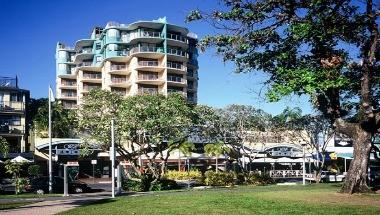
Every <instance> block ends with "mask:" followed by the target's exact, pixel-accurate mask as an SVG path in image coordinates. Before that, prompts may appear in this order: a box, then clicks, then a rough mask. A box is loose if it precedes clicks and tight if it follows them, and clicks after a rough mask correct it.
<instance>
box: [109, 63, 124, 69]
mask: <svg viewBox="0 0 380 215" xmlns="http://www.w3.org/2000/svg"><path fill="white" fill-rule="evenodd" d="M126 69H127V66H126V65H116V64H113V65H111V70H126Z"/></svg>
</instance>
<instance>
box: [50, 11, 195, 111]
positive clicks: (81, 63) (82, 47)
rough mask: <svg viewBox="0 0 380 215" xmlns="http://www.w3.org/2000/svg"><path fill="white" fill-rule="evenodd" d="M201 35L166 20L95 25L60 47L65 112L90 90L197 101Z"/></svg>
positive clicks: (58, 69) (59, 73)
mask: <svg viewBox="0 0 380 215" xmlns="http://www.w3.org/2000/svg"><path fill="white" fill-rule="evenodd" d="M196 43H197V36H196V35H195V34H194V33H189V31H188V29H186V28H184V27H180V26H176V25H172V24H168V23H167V22H166V19H165V18H163V19H158V20H153V21H138V22H134V23H132V24H119V23H115V22H109V23H107V25H106V26H105V27H104V28H101V27H95V28H94V29H93V31H92V33H91V36H90V38H89V39H81V40H78V41H77V42H76V43H75V46H74V47H68V46H65V45H64V44H62V43H58V44H57V50H56V91H57V98H58V99H59V100H60V101H61V102H62V104H63V106H64V107H65V108H76V107H77V105H80V104H81V102H82V98H83V96H84V95H86V93H88V92H89V90H91V89H93V88H101V89H105V90H110V91H112V92H116V93H119V94H120V95H123V96H133V95H137V94H145V93H149V94H156V93H161V94H163V95H168V94H170V93H172V92H179V93H181V94H183V95H184V96H185V97H186V98H187V100H188V101H189V102H192V103H196V102H197V88H198V62H197V57H198V52H197V49H196Z"/></svg>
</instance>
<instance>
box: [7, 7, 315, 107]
mask: <svg viewBox="0 0 380 215" xmlns="http://www.w3.org/2000/svg"><path fill="white" fill-rule="evenodd" d="M216 7H218V1H217V0H188V1H181V0H159V1H158V0H150V1H148V0H139V1H131V0H0V26H1V34H0V41H2V51H1V52H0V62H1V64H0V76H11V77H14V76H16V75H17V76H18V78H19V86H20V87H21V88H24V89H28V90H30V92H31V97H33V98H40V97H47V93H48V86H49V84H50V85H51V86H52V87H54V86H55V48H56V44H57V42H62V43H64V44H66V45H68V46H74V44H75V41H77V40H79V39H83V38H89V36H90V33H91V30H92V28H93V27H95V26H103V27H104V26H105V25H106V23H107V22H108V21H116V22H119V23H125V24H129V23H132V22H134V21H138V20H153V19H158V18H159V17H166V18H167V21H168V22H169V23H173V24H177V25H180V26H184V27H187V28H188V29H189V30H190V31H191V32H194V33H196V34H197V35H198V37H199V38H202V37H203V36H205V35H208V34H212V33H214V31H213V29H212V28H211V27H210V26H209V25H208V24H207V23H202V22H194V23H185V22H184V20H185V17H186V14H187V13H188V12H189V11H190V10H192V9H197V8H199V9H202V10H210V9H212V8H216ZM198 62H199V83H198V104H204V105H210V106H213V107H224V106H226V105H229V104H245V105H252V106H254V107H256V108H261V109H263V110H264V111H266V112H268V113H271V114H278V113H280V112H281V111H282V110H283V109H284V108H285V107H287V106H289V107H296V106H297V107H301V109H302V110H303V113H311V112H312V109H311V107H310V104H309V102H308V99H307V97H298V96H293V97H289V98H285V99H283V100H282V101H280V102H277V103H268V102H266V101H265V99H264V98H263V95H261V94H260V90H261V89H262V88H263V86H262V82H263V81H264V80H265V76H264V75H263V74H260V73H258V74H256V73H255V74H252V73H248V74H236V73H234V72H233V71H234V66H233V64H231V63H223V61H222V59H221V57H219V56H216V55H215V53H214V52H213V51H212V50H209V51H206V52H205V53H201V54H200V55H199V58H198Z"/></svg>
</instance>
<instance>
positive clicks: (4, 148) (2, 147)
mask: <svg viewBox="0 0 380 215" xmlns="http://www.w3.org/2000/svg"><path fill="white" fill-rule="evenodd" d="M0 153H1V154H3V157H4V158H6V157H7V156H8V153H9V144H8V142H7V140H6V139H5V138H4V137H2V136H0Z"/></svg>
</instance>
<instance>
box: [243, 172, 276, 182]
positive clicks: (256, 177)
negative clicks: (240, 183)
mask: <svg viewBox="0 0 380 215" xmlns="http://www.w3.org/2000/svg"><path fill="white" fill-rule="evenodd" d="M246 183H247V184H251V185H266V184H273V183H274V180H273V179H272V178H271V177H270V176H269V174H260V173H250V174H248V175H247V180H246Z"/></svg>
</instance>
